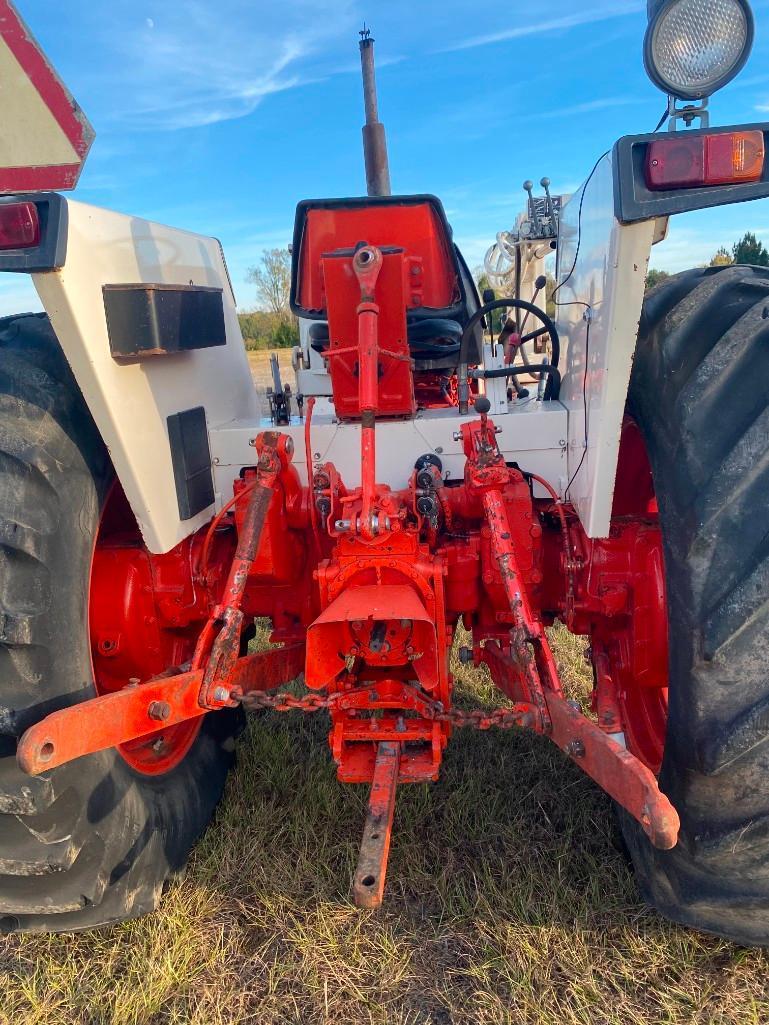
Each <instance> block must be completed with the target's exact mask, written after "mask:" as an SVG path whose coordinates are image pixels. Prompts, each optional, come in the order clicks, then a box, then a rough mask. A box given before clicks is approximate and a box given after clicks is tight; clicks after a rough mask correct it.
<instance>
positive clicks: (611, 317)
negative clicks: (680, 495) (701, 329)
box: [556, 156, 655, 537]
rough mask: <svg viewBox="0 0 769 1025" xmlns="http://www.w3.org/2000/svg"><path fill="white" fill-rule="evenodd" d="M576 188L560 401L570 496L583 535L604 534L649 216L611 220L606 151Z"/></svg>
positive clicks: (569, 213) (566, 262) (564, 262)
mask: <svg viewBox="0 0 769 1025" xmlns="http://www.w3.org/2000/svg"><path fill="white" fill-rule="evenodd" d="M582 193H583V189H580V190H579V191H578V192H577V193H575V195H574V196H572V197H571V199H570V200H569V201H568V203H566V205H565V206H564V208H563V212H562V216H561V228H560V231H561V237H560V255H559V259H560V263H559V282H563V284H562V285H561V287H560V288H559V290H558V292H557V294H556V301H557V302H558V304H559V305H558V308H557V327H558V332H559V335H560V338H561V347H562V367H563V368H564V380H563V386H562V389H561V401H562V402H563V403H564V405H565V406H566V407H567V409H568V410H569V453H568V478H567V479H568V480H571V478H572V477H573V478H574V479H573V480H572V481H571V485H570V487H569V494H568V497H569V498H570V499H571V501H572V502H573V503H574V505H575V507H576V509H577V512H578V514H579V517H580V520H581V521H582V525H583V526H584V528H585V531H586V532H587V534H588V536H589V537H606V536H607V535H608V533H609V520H610V516H611V505H612V496H613V493H614V478H615V475H616V470H617V456H618V452H619V439H620V428H621V426H622V417H623V413H624V408H625V399H626V396H627V389H628V383H629V380H630V368H631V366H632V361H633V353H634V351H635V346H636V340H637V336H638V322H639V319H640V316H641V306H642V303H643V294H644V285H645V281H646V273H647V269H648V264H649V253H650V251H651V245H652V240H653V238H654V232H655V221H653V220H652V221H642V222H640V223H637V224H631V225H623V224H620V223H619V222H618V221H617V220H616V219H615V217H614V196H613V183H612V162H611V157H610V156H606V157H604V158H603V159H602V160H601V162H600V163H599V164H598V166H597V168H596V170H595V172H594V173H593V175H592V177H591V179H590V180H589V182H588V184H587V186H586V187H584V193H585V194H584V200H582ZM580 202H581V204H582V211H581V216H580ZM575 256H576V264H575V262H574V261H575ZM572 267H573V268H574V269H573V271H572ZM585 408H586V409H587V430H586V425H585ZM586 436H587V451H585V438H586Z"/></svg>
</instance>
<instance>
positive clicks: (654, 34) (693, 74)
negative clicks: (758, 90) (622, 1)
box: [644, 0, 754, 100]
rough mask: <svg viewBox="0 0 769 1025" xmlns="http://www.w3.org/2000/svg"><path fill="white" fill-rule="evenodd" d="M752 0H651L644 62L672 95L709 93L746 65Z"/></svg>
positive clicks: (691, 97)
mask: <svg viewBox="0 0 769 1025" xmlns="http://www.w3.org/2000/svg"><path fill="white" fill-rule="evenodd" d="M753 32H754V23H753V12H752V11H751V9H750V5H749V4H748V3H747V0H661V2H659V0H651V2H650V3H649V27H648V28H647V30H646V38H645V39H644V64H645V65H646V73H647V74H648V75H649V78H651V80H652V82H654V84H655V85H656V86H658V87H659V88H660V89H662V90H663V91H664V92H666V93H668V94H669V95H671V96H678V97H680V98H681V99H685V100H698V99H703V98H705V97H707V96H710V95H711V94H712V93H714V92H716V90H717V89H720V88H721V87H722V86H724V85H726V83H727V82H729V81H731V79H733V78H734V76H735V75H736V74H737V73H738V72H739V71H740V70H741V69H742V67H743V66H744V64H745V62H746V61H747V59H748V56H749V55H750V50H751V47H752V45H753Z"/></svg>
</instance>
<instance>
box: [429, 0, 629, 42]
mask: <svg viewBox="0 0 769 1025" xmlns="http://www.w3.org/2000/svg"><path fill="white" fill-rule="evenodd" d="M645 7H646V4H645V3H636V2H631V3H624V4H614V5H612V6H611V7H596V8H590V9H588V10H582V11H575V12H574V13H573V14H564V15H561V16H560V17H556V18H550V19H542V20H540V21H534V22H530V23H529V24H528V25H513V26H511V27H510V28H506V29H500V30H499V31H497V32H489V33H486V34H485V35H480V36H470V38H469V39H462V40H460V41H459V42H456V43H453V44H452V45H451V46H446V47H442V48H441V49H440V50H439V51H438V52H439V53H452V52H454V51H455V50H469V49H471V48H473V47H476V46H488V45H489V44H490V43H502V42H505V41H506V40H509V39H520V38H522V37H523V36H535V35H537V36H538V35H542V34H543V33H546V32H558V31H562V30H564V29H569V28H575V27H576V26H578V25H591V24H593V23H594V22H598V21H608V20H609V19H610V18H618V17H623V16H624V15H627V14H635V13H637V12H638V11H641V10H644V8H645Z"/></svg>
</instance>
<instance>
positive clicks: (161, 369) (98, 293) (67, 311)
mask: <svg viewBox="0 0 769 1025" xmlns="http://www.w3.org/2000/svg"><path fill="white" fill-rule="evenodd" d="M68 208H69V240H68V246H67V259H66V265H65V266H64V267H63V268H62V269H61V270H60V271H53V272H50V273H45V274H35V275H33V279H34V283H35V287H36V288H37V290H38V293H39V295H40V298H41V300H42V302H43V305H44V306H45V309H46V311H47V312H48V314H49V316H50V318H51V321H52V323H53V326H54V329H55V331H56V334H57V335H58V337H59V340H60V342H61V345H62V348H63V349H64V352H65V354H66V356H67V359H68V360H69V362H70V365H71V366H72V369H73V372H74V374H75V377H76V378H77V381H78V384H79V385H80V388H81V390H82V392H83V395H84V396H85V400H86V402H87V403H88V406H89V408H90V410H91V412H92V414H93V417H94V419H95V420H96V423H97V425H98V427H99V430H100V431H101V434H102V436H103V438H104V440H105V442H106V444H107V446H108V448H109V450H110V454H111V456H112V461H113V463H114V465H115V469H116V471H117V474H118V477H119V478H120V481H121V483H122V485H123V487H124V489H125V492H126V495H127V497H128V500H129V502H130V503H131V508H132V509H133V511H134V513H135V515H136V518H137V520H138V521H139V525H140V527H141V530H142V534H143V535H144V540H145V542H146V544H147V547H148V548H149V549H150V551H152V552H165V551H168V550H169V549H171V548H173V547H174V545H176V544H178V542H179V541H181V540H182V539H183V538H184V537H186V536H187V535H188V534H190V533H192V532H193V531H194V530H196V529H197V528H198V527H199V526H201V525H202V524H203V523H205V522H207V521H208V520H209V519H210V518H211V514H212V510H213V506H212V507H210V508H209V509H208V510H205V511H203V512H201V513H199V514H198V515H197V516H195V517H193V518H192V519H189V520H185V521H181V520H180V519H179V509H178V504H177V498H176V488H175V484H174V474H173V467H172V463H171V451H170V447H169V442H168V431H167V427H166V418H167V417H168V416H169V415H170V414H172V413H178V412H180V411H181V410H185V409H191V408H193V407H195V406H204V407H205V410H206V416H207V419H208V426H209V430H210V429H211V428H212V427H215V426H217V425H222V424H224V423H227V422H228V421H231V420H234V419H240V418H243V417H250V416H256V414H257V410H258V404H257V398H256V393H255V389H254V386H253V383H252V378H251V373H250V371H249V366H248V360H247V358H246V353H245V349H244V347H243V340H242V337H241V334H240V327H239V325H238V319H237V314H236V310H235V300H234V297H233V295H232V289H231V286H230V283H229V279H228V276H227V270H226V267H225V264H224V258H223V256H222V252H221V247H220V245H219V243H218V242H217V241H216V240H215V239H210V238H204V237H202V236H200V235H193V234H191V233H189V232H184V231H179V230H177V229H175V228H168V227H165V226H163V225H159V224H153V223H152V222H150V221H144V220H142V219H141V218H138V217H129V216H125V215H123V214H116V213H112V212H110V211H106V210H100V209H98V208H96V207H91V206H85V205H84V204H82V203H74V202H69V203H68ZM140 283H144V284H172V285H190V284H194V285H204V286H209V287H216V288H221V289H223V294H224V311H225V324H226V334H227V344H226V345H224V346H217V347H215V348H211V349H201V350H197V351H192V352H185V353H176V354H174V355H169V356H159V357H154V358H152V359H145V360H144V361H142V362H141V363H133V364H119V363H116V362H115V360H114V359H113V358H112V356H111V354H110V347H109V340H108V335H107V324H106V318H105V313H104V301H103V298H102V286H103V285H115V284H140Z"/></svg>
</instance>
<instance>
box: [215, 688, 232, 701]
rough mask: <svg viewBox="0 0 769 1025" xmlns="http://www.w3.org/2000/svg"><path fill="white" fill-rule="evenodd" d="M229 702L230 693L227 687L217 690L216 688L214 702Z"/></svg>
mask: <svg viewBox="0 0 769 1025" xmlns="http://www.w3.org/2000/svg"><path fill="white" fill-rule="evenodd" d="M229 700H230V692H229V691H228V690H227V688H226V687H216V688H214V701H222V702H223V701H229Z"/></svg>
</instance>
